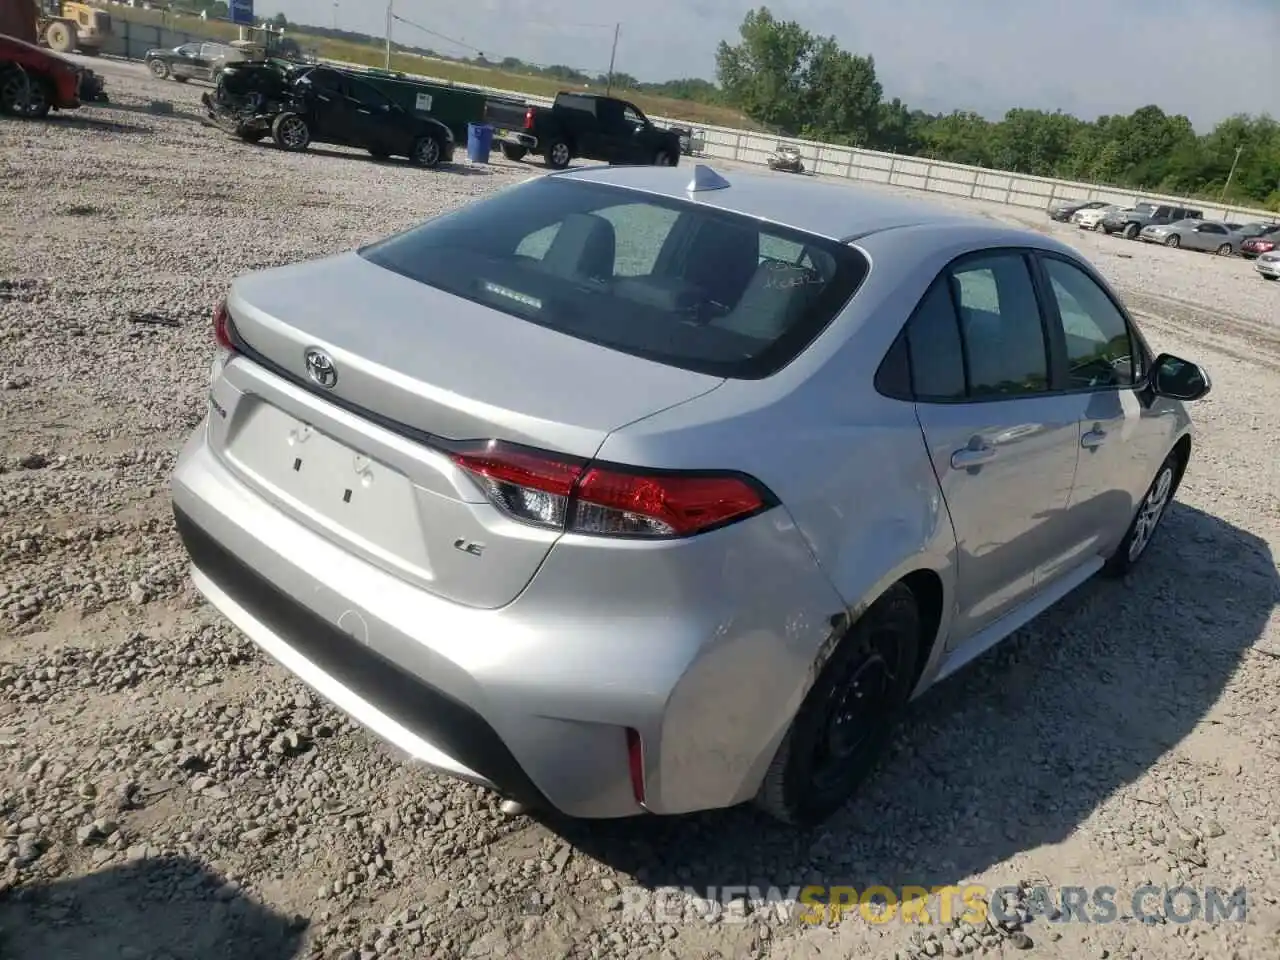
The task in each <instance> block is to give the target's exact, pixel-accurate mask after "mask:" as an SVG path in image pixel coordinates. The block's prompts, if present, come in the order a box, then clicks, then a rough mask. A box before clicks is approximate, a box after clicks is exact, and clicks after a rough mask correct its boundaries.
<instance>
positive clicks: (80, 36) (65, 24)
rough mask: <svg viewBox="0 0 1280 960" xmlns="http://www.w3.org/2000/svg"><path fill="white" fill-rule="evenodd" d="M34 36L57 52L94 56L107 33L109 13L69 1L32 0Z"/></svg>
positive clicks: (101, 45)
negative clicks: (34, 5)
mask: <svg viewBox="0 0 1280 960" xmlns="http://www.w3.org/2000/svg"><path fill="white" fill-rule="evenodd" d="M36 7H37V12H36V35H37V36H38V37H39V38H40V43H41V44H43V45H44V46H46V47H48V48H49V49H50V50H54V51H56V52H57V53H84V54H88V55H90V56H97V55H98V54H99V53H101V52H102V47H103V44H105V43H106V42H107V38H108V37H110V36H111V14H109V13H107V12H106V11H105V10H100V9H98V8H97V7H95V6H93V5H92V4H88V3H75V2H72V0H36Z"/></svg>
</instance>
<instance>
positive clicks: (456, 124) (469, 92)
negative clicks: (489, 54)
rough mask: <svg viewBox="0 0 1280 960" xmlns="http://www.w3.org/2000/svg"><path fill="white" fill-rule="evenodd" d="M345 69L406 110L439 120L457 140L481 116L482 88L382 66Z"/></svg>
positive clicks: (464, 137) (464, 138)
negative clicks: (421, 76)
mask: <svg viewBox="0 0 1280 960" xmlns="http://www.w3.org/2000/svg"><path fill="white" fill-rule="evenodd" d="M346 72H349V73H351V74H352V75H353V76H357V77H359V78H360V79H361V80H364V81H365V82H366V83H368V84H369V85H370V86H372V87H376V88H377V89H378V90H380V91H382V92H383V93H384V94H386V95H387V97H388V98H390V99H391V100H392V101H393V102H395V103H397V104H399V105H400V106H401V107H403V108H404V109H405V110H408V111H409V112H410V113H416V114H419V115H422V116H428V117H432V118H434V119H436V120H439V121H440V122H441V123H443V124H444V125H445V126H447V127H448V128H449V129H450V130H452V131H453V137H454V140H455V141H457V142H458V143H466V142H467V125H468V124H470V123H481V122H483V120H484V105H485V101H486V100H487V99H489V95H488V94H486V93H485V92H484V91H483V90H478V89H475V88H473V87H460V86H455V85H453V84H451V83H447V82H437V81H432V80H426V79H421V78H418V77H413V76H410V75H409V74H404V73H389V72H388V71H385V70H350V71H346Z"/></svg>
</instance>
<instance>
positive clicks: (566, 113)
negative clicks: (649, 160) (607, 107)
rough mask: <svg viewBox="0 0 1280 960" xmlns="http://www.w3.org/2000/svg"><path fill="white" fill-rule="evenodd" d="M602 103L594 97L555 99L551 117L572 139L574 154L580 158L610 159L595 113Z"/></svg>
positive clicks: (605, 140)
mask: <svg viewBox="0 0 1280 960" xmlns="http://www.w3.org/2000/svg"><path fill="white" fill-rule="evenodd" d="M603 102H604V101H601V100H599V99H597V98H596V97H576V96H572V95H568V96H565V95H563V94H562V95H561V96H558V97H556V105H555V109H554V110H553V111H552V116H554V118H555V120H556V121H557V123H559V124H560V125H561V126H562V127H563V129H564V131H565V132H566V133H568V135H569V136H570V137H571V138H572V140H573V142H574V152H575V153H576V154H577V155H578V156H580V157H586V158H588V159H592V160H609V159H610V153H609V144H608V141H607V139H606V137H605V136H604V133H603V131H602V129H601V126H602V124H601V121H600V118H599V116H598V113H597V111H599V109H600V107H601V105H602V104H603ZM553 136H554V134H553ZM543 146H546V144H545V143H544V144H543Z"/></svg>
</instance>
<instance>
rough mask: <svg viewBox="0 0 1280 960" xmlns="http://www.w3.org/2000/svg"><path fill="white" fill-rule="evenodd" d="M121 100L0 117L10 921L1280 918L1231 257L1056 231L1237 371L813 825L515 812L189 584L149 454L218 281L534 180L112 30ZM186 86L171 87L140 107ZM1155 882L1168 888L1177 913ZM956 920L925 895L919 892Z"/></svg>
mask: <svg viewBox="0 0 1280 960" xmlns="http://www.w3.org/2000/svg"><path fill="white" fill-rule="evenodd" d="M100 69H101V70H103V72H105V73H106V74H107V76H108V80H109V83H110V88H109V89H110V92H111V93H112V95H113V100H114V101H115V103H114V104H113V105H112V107H111V108H92V109H86V110H83V111H80V112H79V113H78V114H75V115H70V116H60V117H57V118H56V119H54V120H53V121H51V122H49V123H43V124H27V123H18V122H13V121H0V170H2V175H0V223H3V224H4V225H5V227H6V229H5V230H4V232H3V235H0V955H2V956H4V957H24V958H25V957H31V958H41V960H43V958H58V960H80V958H94V960H99V958H102V960H106V958H113V960H114V958H134V960H160V958H167V960H179V958H182V960H185V958H196V960H210V958H215V957H235V958H254V960H286V958H294V957H326V958H327V957H343V958H359V960H369V958H374V957H414V958H417V957H423V958H454V957H468V958H471V957H494V958H503V957H518V958H525V960H542V958H553V957H626V958H639V957H664V958H666V957H681V958H684V957H689V958H694V957H697V958H712V957H722V958H744V957H771V958H801V957H814V956H823V957H843V956H856V957H863V956H867V957H879V958H889V957H893V956H894V955H895V954H900V955H901V956H903V957H919V956H958V955H961V954H965V953H975V954H977V953H990V954H1004V953H1009V954H1013V953H1019V954H1021V955H1026V956H1031V957H1042V958H1068V960H1086V958H1087V960H1101V958H1106V957H1113V958H1139V957H1141V958H1148V960H1181V958H1188V960H1190V958H1199V957H1213V958H1222V960H1227V958H1235V960H1252V958H1264V957H1269V958H1274V957H1275V956H1277V952H1278V951H1280V906H1278V903H1280V814H1278V813H1277V809H1276V806H1275V803H1274V797H1275V796H1276V795H1277V793H1278V792H1280V764H1277V760H1280V736H1278V735H1277V734H1278V733H1280V731H1278V730H1277V721H1276V712H1277V711H1276V707H1277V697H1276V693H1275V691H1276V689H1277V687H1278V686H1280V617H1277V614H1276V608H1277V602H1278V601H1280V577H1278V575H1277V567H1276V561H1275V554H1276V551H1277V548H1278V547H1280V456H1277V447H1276V438H1277V437H1278V436H1280V377H1277V371H1278V370H1280V285H1275V284H1265V283H1263V282H1261V281H1260V280H1259V279H1258V278H1257V277H1256V276H1255V275H1254V274H1253V272H1252V270H1251V267H1250V266H1249V265H1248V264H1246V263H1243V262H1241V261H1238V260H1221V259H1215V258H1213V257H1208V256H1200V255H1196V254H1191V253H1186V252H1183V251H1173V250H1165V249H1163V248H1145V247H1139V246H1138V245H1136V244H1131V243H1125V242H1123V241H1120V240H1112V239H1106V238H1099V237H1095V236H1094V235H1092V234H1087V235H1086V234H1080V233H1079V232H1077V231H1074V230H1073V229H1072V228H1069V227H1061V226H1058V225H1054V224H1050V223H1049V222H1048V221H1047V220H1045V218H1043V217H1041V216H1037V215H1036V214H1035V212H1034V211H1031V212H1028V211H1017V210H1010V209H1008V208H1001V207H998V206H995V205H978V204H974V205H971V206H974V207H977V208H978V209H980V210H981V211H982V212H983V213H985V214H987V215H989V216H992V217H996V218H1002V219H1009V220H1012V221H1014V222H1024V223H1026V224H1028V225H1030V226H1032V227H1034V228H1035V229H1040V230H1047V231H1049V232H1052V233H1054V234H1055V235H1060V236H1064V237H1067V238H1068V239H1069V240H1070V241H1071V242H1073V243H1075V244H1076V245H1077V246H1079V247H1080V248H1081V249H1082V250H1083V251H1085V252H1086V253H1087V254H1089V255H1090V256H1092V257H1093V258H1094V259H1095V262H1097V263H1098V264H1099V266H1100V268H1101V269H1102V270H1103V271H1104V272H1105V273H1106V274H1107V275H1108V276H1109V277H1110V278H1111V279H1112V280H1114V281H1115V283H1116V284H1117V285H1118V286H1119V288H1120V289H1121V291H1122V292H1123V293H1124V295H1125V296H1126V297H1127V298H1128V300H1129V302H1130V303H1131V305H1132V306H1133V307H1134V308H1135V309H1136V310H1138V311H1139V312H1140V313H1141V315H1142V317H1143V319H1144V323H1145V327H1146V330H1147V332H1148V334H1149V335H1150V336H1151V338H1152V340H1153V341H1154V344H1155V345H1156V347H1157V348H1158V349H1169V350H1172V351H1175V352H1180V353H1183V354H1184V355H1187V356H1191V357H1194V358H1196V359H1198V360H1200V361H1202V362H1204V363H1205V364H1206V365H1207V367H1208V369H1209V370H1210V371H1211V373H1212V375H1213V377H1214V380H1215V388H1214V393H1213V395H1212V396H1211V397H1210V398H1209V399H1208V400H1206V401H1205V402H1204V403H1202V404H1200V405H1198V406H1197V407H1196V408H1195V411H1194V412H1195V416H1196V419H1197V421H1198V423H1199V426H1200V429H1201V437H1202V439H1201V440H1200V441H1199V448H1198V451H1197V455H1196V458H1195V460H1194V462H1193V465H1192V467H1191V470H1190V472H1189V474H1188V477H1187V480H1186V483H1185V484H1184V486H1183V489H1182V493H1181V503H1180V504H1179V505H1178V506H1177V507H1176V508H1175V509H1174V510H1173V511H1172V512H1171V513H1170V515H1169V517H1168V520H1167V525H1166V528H1165V532H1164V535H1163V538H1162V539H1161V540H1159V541H1158V542H1157V543H1156V545H1155V546H1154V547H1153V552H1152V553H1151V555H1150V556H1149V558H1148V559H1147V561H1146V563H1145V564H1144V566H1143V568H1142V569H1141V571H1140V572H1139V573H1137V574H1135V575H1134V576H1133V577H1132V578H1131V579H1130V580H1129V581H1128V582H1123V583H1096V584H1091V585H1089V586H1087V587H1085V588H1084V589H1082V590H1080V591H1078V593H1077V595H1075V596H1074V597H1072V598H1070V599H1068V600H1067V601H1065V602H1064V603H1063V604H1061V605H1059V606H1058V607H1057V608H1056V609H1054V610H1052V611H1050V612H1049V613H1048V614H1046V615H1044V616H1042V617H1041V618H1039V619H1038V620H1037V621H1036V622H1035V623H1033V624H1032V625H1031V626H1030V627H1028V628H1027V629H1025V630H1023V631H1022V632H1021V633H1020V634H1019V636H1018V637H1017V638H1015V639H1014V640H1012V641H1011V642H1009V643H1007V644H1005V645H1003V646H1002V647H1001V649H1000V650H998V651H996V652H995V653H994V654H993V655H991V656H988V657H987V658H985V659H984V660H983V661H982V662H980V663H979V664H977V665H975V666H974V667H973V668H972V669H970V670H968V671H965V672H964V673H963V674H962V675H961V676H959V677H957V678H955V679H954V680H953V681H951V682H949V683H947V684H945V685H944V686H943V687H942V688H941V689H939V690H937V691H936V693H935V694H934V695H932V696H930V697H928V698H926V699H925V700H924V701H923V702H922V703H920V704H919V705H918V708H917V709H915V710H914V711H913V715H912V717H911V718H910V721H909V722H908V723H907V725H906V727H905V729H904V730H903V732H902V734H901V736H900V737H899V738H898V740H897V741H896V743H895V745H894V748H893V750H892V751H891V755H890V756H889V758H888V759H887V760H886V762H885V764H884V769H883V772H882V774H881V775H880V776H879V777H878V778H877V779H876V780H875V782H874V783H873V784H871V785H870V787H869V789H867V791H866V792H865V793H864V795H863V796H862V798H861V802H860V803H858V804H856V805H855V806H851V807H850V808H849V809H848V810H847V812H845V813H844V814H843V815H841V816H839V817H837V818H836V819H835V820H834V821H833V822H831V823H830V824H829V825H828V826H827V827H826V828H825V829H823V830H820V831H817V832H815V833H811V834H799V833H793V832H788V831H786V830H784V829H782V828H780V827H776V826H774V825H772V824H771V823H769V822H767V821H764V820H762V819H761V818H759V817H758V816H756V815H755V814H754V813H752V812H750V811H741V810H740V811H730V812H725V813H720V814H715V815H707V816H699V817H690V818H682V819H679V820H671V821H634V822H630V823H611V824H592V825H583V824H564V823H543V822H537V821H534V820H531V819H527V818H503V817H502V816H501V815H500V814H499V812H498V811H497V808H496V804H495V800H494V798H493V797H491V796H489V795H487V794H485V793H484V792H483V791H480V790H477V789H474V788H471V787H469V786H463V785H459V784H457V783H454V782H451V781H446V780H442V779H439V778H437V777H435V776H432V775H430V774H427V773H425V772H423V771H422V770H420V769H417V768H413V767H410V766H408V765H406V764H404V763H402V762H401V761H400V759H399V758H397V757H394V756H392V755H391V754H390V753H389V752H388V751H387V750H386V749H384V748H383V747H382V746H380V745H379V744H377V743H375V742H373V741H372V740H371V739H370V738H369V737H368V736H366V735H365V734H364V733H363V732H361V731H359V730H356V729H353V727H352V726H351V725H350V724H348V723H347V722H345V721H344V720H343V719H342V718H341V717H340V716H338V715H337V714H336V713H335V712H334V711H333V710H331V709H329V708H328V707H327V706H326V705H325V704H323V703H321V702H318V701H317V700H315V699H313V698H312V697H311V696H310V695H309V694H308V693H307V692H306V691H305V690H304V689H303V688H302V687H301V686H300V685H298V684H297V683H295V682H293V681H292V680H291V679H290V678H289V677H288V676H287V675H286V674H285V673H284V672H283V671H281V670H280V669H278V668H277V667H275V666H274V665H272V664H270V663H269V662H266V661H265V660H264V659H263V658H262V657H260V656H259V655H258V654H257V653H256V651H255V649H254V648H253V647H252V646H251V645H250V644H249V643H248V642H247V641H245V640H244V639H242V638H241V637H240V636H239V635H238V634H237V633H236V632H235V631H234V630H232V629H231V628H230V627H229V626H228V625H227V624H226V623H225V622H223V621H222V620H221V618H219V617H218V616H217V615H216V614H214V613H213V612H212V611H211V610H210V609H209V608H208V607H207V606H205V605H204V604H203V603H202V602H201V601H200V600H199V599H198V598H197V596H196V595H195V594H194V592H193V590H192V589H191V588H190V587H189V586H188V584H187V579H186V575H185V566H184V561H183V554H182V552H181V549H180V547H179V544H178V541H177V539H176V537H175V535H174V533H173V531H172V525H171V520H170V514H169V508H168V500H167V492H166V480H167V476H168V473H169V471H170V469H171V468H172V465H173V463H174V458H175V455H176V451H177V449H178V446H179V444H180V442H181V440H182V439H183V438H184V437H185V436H186V435H187V433H188V432H189V431H190V429H191V428H192V427H193V426H194V425H195V424H196V423H197V422H198V420H199V418H200V416H201V415H202V412H203V397H204V390H205V384H206V377H207V360H208V357H209V354H210V331H209V318H210V311H211V307H212V305H213V304H214V302H215V301H216V299H217V298H218V296H219V295H220V293H221V292H222V291H223V290H224V288H225V287H226V285H227V283H228V282H229V281H230V280H231V279H232V277H233V276H235V275H236V274H238V273H241V272H243V271H245V270H248V269H253V268H258V267H267V266H272V265H277V264H283V263H287V262H290V261H295V260H298V259H301V258H309V257H314V256H317V255H321V254H328V253H331V252H334V251H337V250H341V249H344V248H350V247H352V246H354V245H356V244H359V243H361V242H364V241H366V240H370V239H373V238H374V237H377V236H380V235H383V234H386V233H387V232H390V231H392V230H395V229H399V228H402V227H405V226H408V225H410V224H412V223H414V222H416V221H419V220H421V219H423V218H425V217H428V216H430V215H433V214H436V213H438V212H441V211H443V210H446V209H448V208H451V207H455V206H457V205H459V204H462V203H465V202H467V201H468V200H470V199H472V198H475V197H479V196H482V195H484V194H487V193H489V192H491V191H492V190H494V189H495V188H498V187H501V186H504V185H507V184H512V183H515V182H517V181H518V180H519V179H521V178H523V177H528V176H533V175H536V174H537V172H538V168H537V167H534V166H529V165H513V164H506V163H504V162H502V161H498V162H495V163H494V164H493V165H491V166H489V167H488V168H481V169H478V170H476V169H470V168H468V167H467V166H466V165H465V164H461V165H458V166H456V167H455V168H453V169H451V170H441V171H438V172H424V171H420V170H416V169H411V168H408V167H406V166H404V165H402V164H398V163H377V162H373V161H371V160H369V159H368V158H366V157H363V156H357V155H349V156H348V155H343V154H342V153H341V152H340V151H330V150H314V151H312V152H310V153H308V154H305V155H300V156H299V155H287V154H283V153H280V152H277V151H275V150H272V149H269V148H258V147H250V146H248V145H244V144H240V143H238V142H235V141H232V140H230V139H228V138H226V137H224V136H223V135H222V134H220V133H217V132H215V131H212V130H209V129H207V128H204V127H202V126H200V125H199V124H198V123H196V122H195V121H194V114H195V112H196V107H197V101H198V97H199V93H200V91H201V89H204V88H202V86H201V85H199V84H189V85H187V86H185V87H183V86H178V85H175V84H172V83H168V84H160V83H157V82H155V81H152V80H150V79H147V78H145V77H140V76H139V75H138V72H137V69H136V68H134V67H126V66H120V65H113V64H110V63H103V64H101V65H100ZM154 97H163V98H166V99H169V100H171V101H172V102H173V105H174V107H175V113H174V114H173V115H172V116H156V115H152V114H150V113H148V112H146V110H145V105H146V103H147V101H148V100H150V99H151V98H154ZM806 883H819V884H850V885H853V886H856V887H857V888H858V889H862V888H863V887H864V886H866V885H868V884H887V885H890V886H901V885H906V884H912V885H916V884H918V885H922V886H934V885H945V884H966V883H977V884H984V885H986V886H987V887H988V888H995V887H999V886H1002V885H1009V884H1012V885H1017V884H1022V886H1023V888H1024V891H1025V889H1026V888H1028V887H1035V886H1037V885H1044V886H1046V887H1049V888H1054V889H1057V888H1061V887H1064V886H1069V885H1078V886H1084V887H1096V886H1102V885H1107V886H1111V887H1115V888H1117V889H1118V890H1119V891H1120V893H1119V895H1118V902H1119V904H1120V916H1119V917H1118V918H1117V920H1116V922H1113V923H1109V924H1096V923H1095V924H1086V923H1079V922H1075V923H1062V922H1053V921H1052V920H1051V919H1050V917H1046V916H1044V915H1042V912H1041V911H1038V910H1035V909H1032V908H1033V907H1034V904H1035V900H1034V897H1033V896H1030V895H1027V896H1028V897H1030V899H1024V901H1023V907H1024V910H1023V915H1022V917H1021V921H1020V922H1014V923H1010V924H1008V925H1007V926H1006V927H1003V928H999V929H996V928H993V927H990V926H986V925H983V924H978V925H976V926H975V927H973V928H966V927H959V928H955V929H952V928H951V926H948V925H945V924H941V923H936V924H931V925H925V926H918V925H904V924H901V923H897V922H893V923H885V924H875V923H868V922H866V920H865V919H862V918H859V917H858V916H856V915H852V916H848V917H846V918H845V919H844V920H843V922H839V923H826V924H818V925H813V924H807V923H805V922H803V920H802V919H801V918H800V916H799V913H798V911H796V910H788V909H787V908H786V907H785V906H779V905H776V904H767V903H759V902H752V901H751V900H750V899H749V900H748V901H746V902H743V901H739V902H737V903H735V904H733V905H732V906H731V907H729V908H727V909H725V910H709V907H708V905H707V904H706V903H705V902H703V901H700V900H696V899H694V898H693V897H692V896H691V895H690V894H688V893H683V894H671V895H670V896H667V897H665V899H664V900H663V903H664V904H665V905H666V906H665V908H664V909H661V910H654V911H650V912H649V913H648V914H647V915H640V914H637V912H636V911H634V910H632V909H630V905H632V904H635V903H637V902H639V897H638V895H637V891H640V892H641V893H644V892H645V891H665V890H667V889H668V888H705V887H706V886H707V885H743V886H745V885H755V886H756V887H758V888H761V889H762V890H763V889H764V888H766V887H768V886H770V885H773V886H777V887H780V888H783V890H784V891H785V890H786V888H789V887H792V886H797V885H803V884H806ZM1144 883H1153V884H1156V885H1167V886H1177V885H1179V884H1188V885H1190V886H1192V887H1194V888H1196V889H1199V890H1202V891H1203V890H1204V889H1205V888H1207V887H1210V886H1217V887H1222V888H1226V889H1227V890H1234V889H1236V888H1237V887H1241V886H1243V887H1245V888H1247V893H1248V909H1247V917H1246V919H1245V921H1244V922H1243V923H1236V922H1227V923H1218V924H1209V923H1200V922H1192V923H1188V924H1180V923H1176V922H1172V921H1167V920H1162V919H1159V918H1157V919H1155V920H1154V921H1152V922H1140V921H1138V920H1136V919H1134V918H1133V917H1132V916H1131V915H1130V913H1129V911H1127V910H1126V907H1127V905H1128V895H1129V892H1130V891H1133V890H1134V889H1136V888H1137V887H1139V886H1141V885H1143V884H1144ZM1158 903H1159V898H1156V899H1155V900H1153V901H1152V903H1151V907H1150V908H1151V909H1157V908H1158ZM933 919H935V920H937V919H938V917H937V914H936V913H935V914H934V915H933Z"/></svg>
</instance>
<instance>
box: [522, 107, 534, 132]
mask: <svg viewBox="0 0 1280 960" xmlns="http://www.w3.org/2000/svg"><path fill="white" fill-rule="evenodd" d="M524 128H525V129H526V130H532V129H533V107H530V108H529V109H528V110H526V111H525V112H524Z"/></svg>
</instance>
